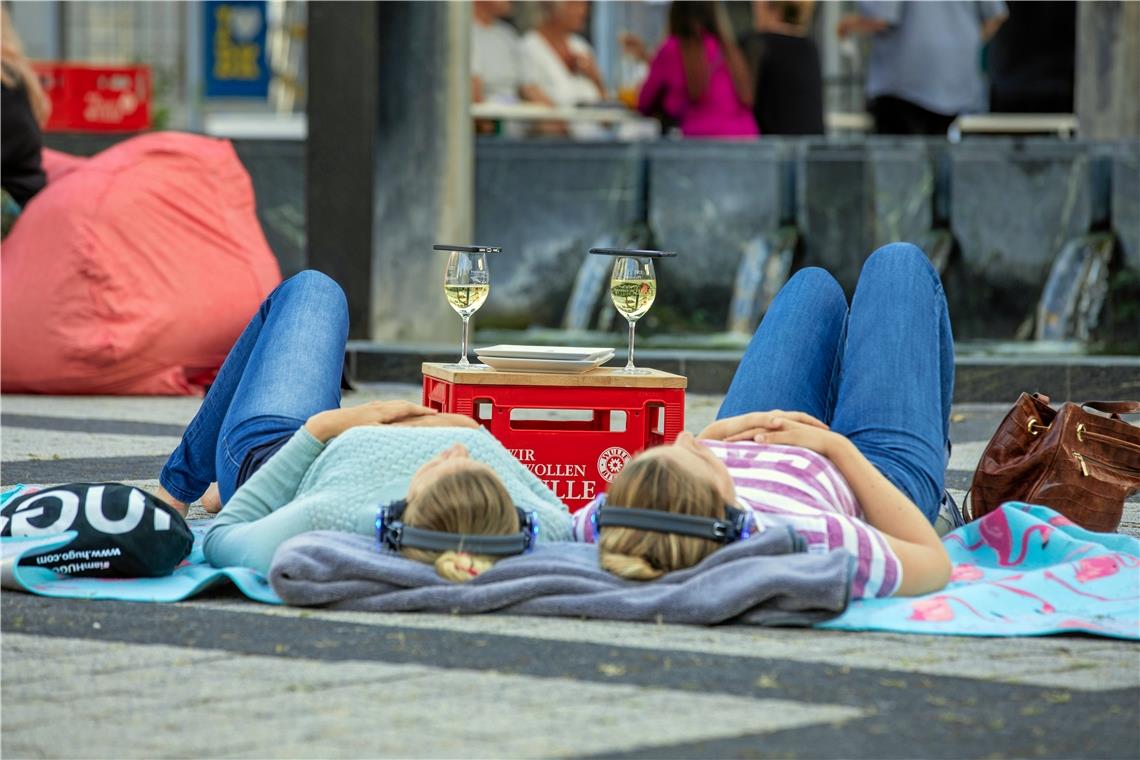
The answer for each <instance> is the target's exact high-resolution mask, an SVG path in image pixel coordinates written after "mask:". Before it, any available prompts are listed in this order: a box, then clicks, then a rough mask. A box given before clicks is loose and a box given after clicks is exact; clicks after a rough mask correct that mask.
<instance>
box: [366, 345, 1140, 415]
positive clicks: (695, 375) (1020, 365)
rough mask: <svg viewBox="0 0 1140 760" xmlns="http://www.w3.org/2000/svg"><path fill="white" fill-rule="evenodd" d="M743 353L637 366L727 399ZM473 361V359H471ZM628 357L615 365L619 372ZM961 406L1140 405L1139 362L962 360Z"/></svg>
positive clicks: (401, 378)
mask: <svg viewBox="0 0 1140 760" xmlns="http://www.w3.org/2000/svg"><path fill="white" fill-rule="evenodd" d="M742 353H743V352H742V350H740V349H724V350H702V349H661V348H645V349H638V350H637V357H636V358H637V363H638V364H639V365H643V366H646V367H654V368H656V369H661V370H665V371H666V372H674V373H676V374H679V375H684V376H686V377H687V378H689V390H690V391H691V392H693V393H724V392H725V391H726V390H727V389H728V384H729V382H730V381H731V380H732V375H733V373H734V372H735V371H736V365H737V364H738V363H739V361H740V356H741V354H742ZM471 356H472V358H473V357H474V354H472V355H471ZM457 358H458V347H457V346H455V345H454V344H393V343H377V342H371V341H350V342H349V344H348V350H347V355H346V358H345V362H346V367H347V369H348V376H349V378H350V379H351V380H352V381H354V382H366V383H375V382H393V383H419V382H420V380H421V377H422V376H421V374H420V365H421V364H422V363H423V362H450V361H455V360H456V359H457ZM624 362H625V352H624V351H620V350H619V351H618V352H617V353H616V355H615V356H614V358H613V360H612V361H611V362H610V364H612V365H615V366H620V365H621V364H623V363H624ZM956 368H957V375H956V378H955V384H954V403H958V404H961V403H968V402H999V403H1005V402H1008V403H1012V402H1013V401H1014V400H1015V399H1016V398H1017V396H1018V394H1019V393H1021V392H1022V391H1028V392H1040V393H1044V394H1046V395H1047V396H1049V397H1051V398H1052V399H1053V400H1054V401H1066V400H1072V401H1090V400H1097V399H1100V400H1106V399H1107V400H1111V399H1137V398H1140V357H1137V356H1055V355H1028V356H1001V355H999V356H979V355H970V354H965V355H959V356H958V358H957V361H956Z"/></svg>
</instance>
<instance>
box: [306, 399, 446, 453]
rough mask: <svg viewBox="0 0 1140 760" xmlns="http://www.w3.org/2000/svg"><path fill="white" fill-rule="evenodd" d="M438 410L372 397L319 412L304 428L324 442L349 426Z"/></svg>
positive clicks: (418, 416) (398, 419)
mask: <svg viewBox="0 0 1140 760" xmlns="http://www.w3.org/2000/svg"><path fill="white" fill-rule="evenodd" d="M438 414H439V412H438V411H436V410H435V409H430V408H428V407H426V406H420V405H419V404H413V403H412V402H411V401H369V402H368V403H366V404H360V405H359V406H347V407H344V408H341V409H329V410H327V411H324V412H318V413H317V414H314V415H313V416H312V417H310V418H309V419H308V420H307V421H306V422H305V430H308V431H309V433H310V434H311V435H312V436H313V437H314V438H316V439H317V440H318V441H320V442H321V443H325V442H326V441H328V440H330V439H332V438H335V437H337V436H338V435H340V434H341V433H343V432H344V431H346V430H348V429H349V428H354V427H358V426H360V425H393V424H396V423H398V422H407V421H408V420H416V419H421V418H428V417H434V416H436V415H438Z"/></svg>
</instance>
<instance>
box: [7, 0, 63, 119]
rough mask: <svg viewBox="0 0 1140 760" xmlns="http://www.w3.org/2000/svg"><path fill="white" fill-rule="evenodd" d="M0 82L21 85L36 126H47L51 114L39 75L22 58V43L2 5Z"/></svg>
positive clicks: (13, 85) (48, 101) (13, 87)
mask: <svg viewBox="0 0 1140 760" xmlns="http://www.w3.org/2000/svg"><path fill="white" fill-rule="evenodd" d="M0 80H2V81H3V83H4V86H5V87H8V88H11V89H16V88H18V87H20V86H21V85H22V86H23V87H24V91H25V92H26V93H27V94H28V103H29V104H31V106H32V114H33V115H34V116H35V117H36V123H38V124H39V125H40V126H41V127H42V126H43V125H44V124H46V123H47V120H48V116H49V115H50V114H51V101H50V100H48V96H47V94H46V93H45V92H44V88H43V85H41V84H40V78H39V76H37V75H36V72H35V71H34V70H33V69H32V64H31V62H30V61H28V58H27V56H25V55H24V44H23V43H22V42H20V36H19V35H18V34H16V27H15V26H13V25H12V17H11V16H9V15H8V7H7V6H6V5H0Z"/></svg>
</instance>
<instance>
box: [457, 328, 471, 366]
mask: <svg viewBox="0 0 1140 760" xmlns="http://www.w3.org/2000/svg"><path fill="white" fill-rule="evenodd" d="M461 318H462V319H463V339H462V341H461V342H460V344H459V351H460V357H459V363H460V364H461V365H463V366H467V365H468V364H470V363H471V362H469V361H467V330H468V320H469V319H470V317H461Z"/></svg>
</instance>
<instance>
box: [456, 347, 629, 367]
mask: <svg viewBox="0 0 1140 760" xmlns="http://www.w3.org/2000/svg"><path fill="white" fill-rule="evenodd" d="M475 355H476V356H478V357H479V361H481V362H483V363H484V364H486V365H488V366H490V367H493V368H495V369H497V370H502V371H505V372H566V373H568V374H577V373H579V372H587V371H589V370H592V369H596V368H598V367H600V366H602V365H603V364H605V363H606V362H608V361H609V360H610V359H612V358H614V350H613V349H612V348H584V347H582V346H513V345H498V346H487V347H486V348H477V349H475Z"/></svg>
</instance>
